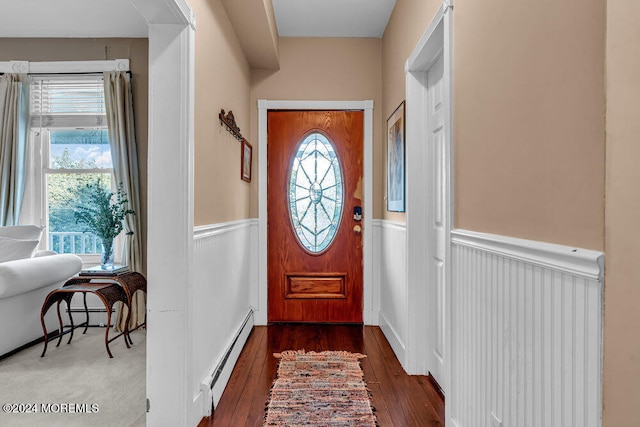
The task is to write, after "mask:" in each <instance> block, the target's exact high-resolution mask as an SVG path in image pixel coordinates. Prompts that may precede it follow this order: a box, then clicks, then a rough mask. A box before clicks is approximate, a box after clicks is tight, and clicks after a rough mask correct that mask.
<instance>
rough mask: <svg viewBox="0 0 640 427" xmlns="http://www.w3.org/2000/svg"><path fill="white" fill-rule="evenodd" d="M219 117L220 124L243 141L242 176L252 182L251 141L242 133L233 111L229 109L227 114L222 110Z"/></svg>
mask: <svg viewBox="0 0 640 427" xmlns="http://www.w3.org/2000/svg"><path fill="white" fill-rule="evenodd" d="M218 119H220V125H221V126H224V127H226V128H227V131H229V133H230V134H231V135H233V137H234V138H235V139H237V140H238V141H240V142H241V143H242V147H241V158H240V178H241V179H242V180H243V181H247V182H251V160H252V159H251V156H252V151H253V147H252V146H251V144H249V142H248V141H247V140H246V139H244V137H243V136H242V134H241V133H240V127H238V125H237V124H236V119H235V117H233V111H231V110H229V112H228V113H226V114H225V112H224V110H220V114H218Z"/></svg>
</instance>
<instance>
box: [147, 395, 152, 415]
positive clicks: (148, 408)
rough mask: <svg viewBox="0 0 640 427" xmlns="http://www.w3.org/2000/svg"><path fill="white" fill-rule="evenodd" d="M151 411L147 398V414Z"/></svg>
mask: <svg viewBox="0 0 640 427" xmlns="http://www.w3.org/2000/svg"><path fill="white" fill-rule="evenodd" d="M150 409H151V402H149V398H147V412H149V410H150Z"/></svg>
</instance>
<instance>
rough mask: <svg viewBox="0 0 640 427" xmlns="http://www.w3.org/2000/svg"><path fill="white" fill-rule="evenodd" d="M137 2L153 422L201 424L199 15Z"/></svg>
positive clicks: (181, 3) (174, 2) (171, 4)
mask: <svg viewBox="0 0 640 427" xmlns="http://www.w3.org/2000/svg"><path fill="white" fill-rule="evenodd" d="M131 3H132V4H133V5H134V7H135V8H136V9H137V10H138V12H139V13H140V14H141V15H142V16H143V17H144V18H145V20H146V22H147V23H148V26H149V113H148V114H149V141H152V143H150V144H149V154H148V159H149V163H148V165H149V168H148V175H147V177H148V184H149V186H148V198H147V201H148V212H147V230H148V233H147V236H148V237H147V280H148V283H149V292H148V295H147V319H148V321H149V324H151V325H153V327H151V328H149V329H148V330H147V370H146V372H147V388H146V389H147V398H148V401H149V409H148V413H147V417H146V422H147V425H172V426H188V425H196V424H197V423H198V422H199V421H200V419H201V418H202V413H201V408H199V407H198V408H194V402H193V396H192V393H191V392H190V391H191V390H190V389H189V384H192V383H193V381H192V377H193V372H192V365H193V363H192V355H191V354H190V350H191V348H192V347H193V346H192V342H193V337H192V335H191V330H192V328H191V323H192V320H191V316H190V315H189V313H190V310H189V306H190V304H191V302H190V301H191V300H192V298H194V296H193V295H192V293H193V290H192V271H193V268H192V260H193V256H192V254H193V247H194V243H193V205H194V197H193V176H194V172H193V147H194V136H193V135H194V111H193V108H194V56H195V55H194V40H195V34H194V33H195V16H194V15H193V12H192V10H191V8H190V7H189V5H188V4H187V2H186V1H185V0H164V1H157V0H131ZM168 82H172V83H171V84H167V83H168ZM167 165H171V167H167ZM167 195H170V197H167ZM151 212H152V213H153V215H151V214H149V213H151ZM176 286H178V287H176ZM168 336H170V337H172V338H171V339H170V340H167V337H168Z"/></svg>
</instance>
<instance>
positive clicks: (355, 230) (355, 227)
mask: <svg viewBox="0 0 640 427" xmlns="http://www.w3.org/2000/svg"><path fill="white" fill-rule="evenodd" d="M353 231H354V232H355V233H356V234H360V233H362V227H360V225H359V224H356V225H354V226H353Z"/></svg>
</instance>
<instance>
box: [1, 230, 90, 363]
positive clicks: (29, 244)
mask: <svg viewBox="0 0 640 427" xmlns="http://www.w3.org/2000/svg"><path fill="white" fill-rule="evenodd" d="M41 233H42V229H41V228H39V227H36V226H15V227H0V324H2V325H3V328H2V332H0V355H3V354H6V353H8V352H10V351H12V350H15V349H16V348H19V347H21V346H23V345H25V344H28V343H30V342H32V341H34V340H36V339H38V338H39V337H41V336H42V326H41V324H40V308H41V307H42V303H43V302H44V299H45V297H46V296H47V294H48V293H49V292H51V291H52V290H53V289H56V288H58V287H60V286H62V284H63V283H64V282H65V281H66V280H67V279H68V278H70V277H72V276H73V275H75V274H77V273H78V272H79V271H80V270H81V269H82V260H81V259H80V258H79V257H78V256H76V255H72V254H62V255H59V254H56V253H55V252H52V251H36V249H35V248H36V246H37V245H38V243H39V240H40V235H41ZM46 324H47V330H55V329H57V327H58V324H57V318H55V316H49V317H48V318H47V319H46Z"/></svg>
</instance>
